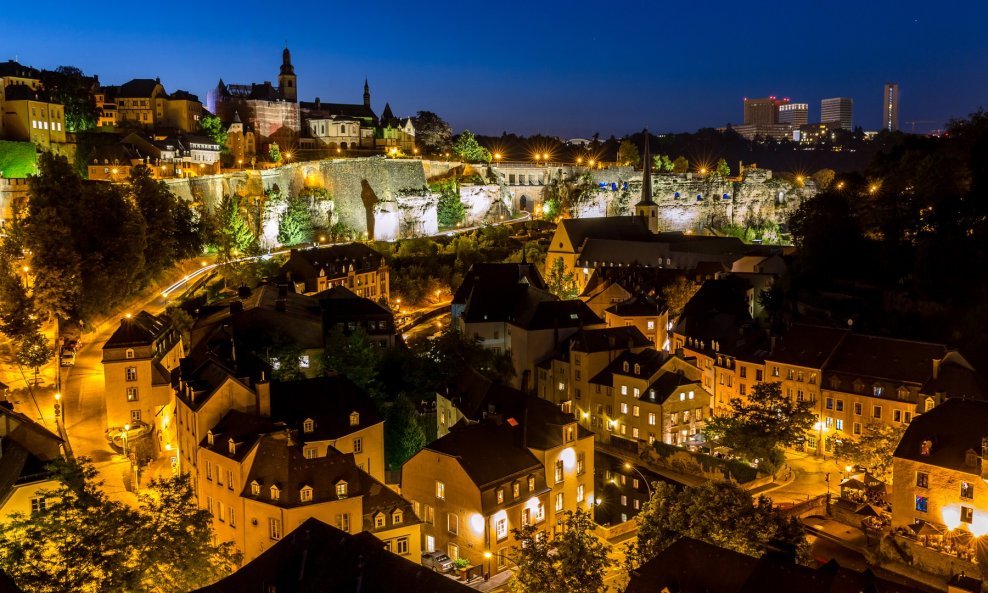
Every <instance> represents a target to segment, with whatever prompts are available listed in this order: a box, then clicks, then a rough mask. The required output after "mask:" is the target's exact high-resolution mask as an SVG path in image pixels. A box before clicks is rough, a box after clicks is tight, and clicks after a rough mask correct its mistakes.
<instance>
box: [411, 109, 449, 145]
mask: <svg viewBox="0 0 988 593" xmlns="http://www.w3.org/2000/svg"><path fill="white" fill-rule="evenodd" d="M412 125H413V126H415V143H416V144H417V145H418V146H419V148H420V149H421V150H422V152H424V153H426V154H444V153H446V152H449V150H450V148H451V147H452V144H453V128H451V127H450V126H449V124H448V123H446V121H444V120H443V118H441V117H439V116H438V115H436V114H435V113H433V112H431V111H419V112H418V113H417V114H415V117H413V118H412Z"/></svg>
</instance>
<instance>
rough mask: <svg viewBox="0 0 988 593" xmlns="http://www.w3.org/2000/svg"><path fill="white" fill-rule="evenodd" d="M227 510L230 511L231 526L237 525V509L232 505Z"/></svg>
mask: <svg viewBox="0 0 988 593" xmlns="http://www.w3.org/2000/svg"><path fill="white" fill-rule="evenodd" d="M227 510H228V511H229V513H230V527H236V526H237V511H236V510H235V509H234V508H233V507H230V508H229V509H227Z"/></svg>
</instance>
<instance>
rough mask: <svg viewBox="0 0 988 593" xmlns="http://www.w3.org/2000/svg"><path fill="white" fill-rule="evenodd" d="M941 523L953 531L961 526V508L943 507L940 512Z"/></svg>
mask: <svg viewBox="0 0 988 593" xmlns="http://www.w3.org/2000/svg"><path fill="white" fill-rule="evenodd" d="M940 516H941V517H942V518H943V524H944V525H946V526H947V529H950V530H951V531H953V530H954V529H957V528H958V527H960V526H961V510H960V509H959V508H957V507H944V508H943V510H942V511H941V512H940Z"/></svg>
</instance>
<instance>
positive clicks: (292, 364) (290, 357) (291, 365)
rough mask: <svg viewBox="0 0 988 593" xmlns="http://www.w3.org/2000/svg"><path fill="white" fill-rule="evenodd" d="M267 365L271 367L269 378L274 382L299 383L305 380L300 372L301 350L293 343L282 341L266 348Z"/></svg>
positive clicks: (303, 374)
mask: <svg viewBox="0 0 988 593" xmlns="http://www.w3.org/2000/svg"><path fill="white" fill-rule="evenodd" d="M265 351H266V352H267V356H268V363H269V364H270V365H271V378H272V379H274V380H275V381H299V380H301V379H304V378H305V373H303V372H302V356H303V355H304V353H303V352H302V348H301V347H299V345H298V344H296V343H295V342H288V341H284V342H281V343H279V344H277V345H275V346H271V347H269V348H266V349H265Z"/></svg>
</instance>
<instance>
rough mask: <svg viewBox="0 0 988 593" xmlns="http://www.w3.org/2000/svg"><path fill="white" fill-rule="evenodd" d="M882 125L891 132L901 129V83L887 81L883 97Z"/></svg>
mask: <svg viewBox="0 0 988 593" xmlns="http://www.w3.org/2000/svg"><path fill="white" fill-rule="evenodd" d="M882 101H883V102H882V127H883V128H885V129H886V130H888V131H889V132H898V131H899V83H897V82H886V83H885V93H884V95H883V97H882Z"/></svg>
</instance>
